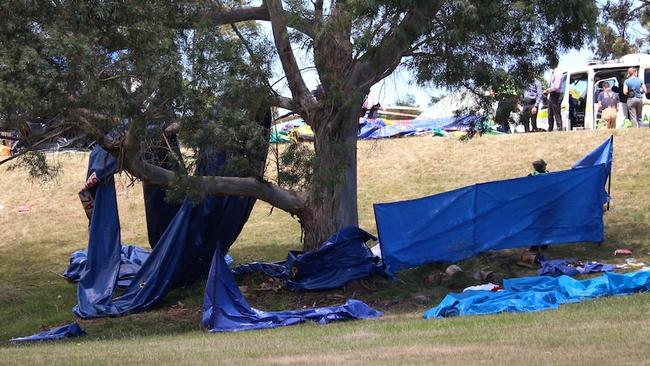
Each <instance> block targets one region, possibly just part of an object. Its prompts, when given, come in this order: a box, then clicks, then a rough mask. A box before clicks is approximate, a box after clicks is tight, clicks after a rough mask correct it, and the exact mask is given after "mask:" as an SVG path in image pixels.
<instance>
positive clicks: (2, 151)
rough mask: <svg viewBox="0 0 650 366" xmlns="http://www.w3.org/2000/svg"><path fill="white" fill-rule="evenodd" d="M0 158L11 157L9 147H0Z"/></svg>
mask: <svg viewBox="0 0 650 366" xmlns="http://www.w3.org/2000/svg"><path fill="white" fill-rule="evenodd" d="M0 156H11V148H10V147H9V146H5V145H0Z"/></svg>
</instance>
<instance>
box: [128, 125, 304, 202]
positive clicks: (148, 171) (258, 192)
mask: <svg viewBox="0 0 650 366" xmlns="http://www.w3.org/2000/svg"><path fill="white" fill-rule="evenodd" d="M135 131H136V130H135V129H133V128H130V129H129V131H128V132H127V136H126V140H125V142H124V144H123V150H122V152H123V155H122V156H123V157H124V167H125V168H126V169H127V171H128V172H129V173H131V174H133V175H134V176H135V177H137V178H139V179H141V180H144V181H146V182H148V183H151V184H154V185H159V186H163V187H171V186H174V185H175V184H176V183H179V182H180V183H181V184H182V186H184V187H187V188H186V189H187V190H188V191H190V190H197V191H200V192H204V193H206V194H208V195H231V196H246V197H254V198H258V199H260V200H262V201H264V202H267V203H269V204H271V205H273V206H275V207H277V208H279V209H282V210H284V211H286V212H288V213H291V214H294V215H298V214H300V212H301V211H302V210H303V209H304V208H305V204H306V197H305V195H304V194H303V193H301V192H294V191H290V190H287V189H284V188H281V187H279V186H276V185H274V184H272V183H269V182H265V181H261V180H258V179H256V178H253V177H219V176H184V177H178V176H177V175H176V174H174V173H173V172H172V171H170V170H167V169H165V168H161V167H159V166H156V165H153V164H151V163H148V162H146V161H145V160H144V159H143V157H142V151H141V142H140V139H139V138H138V136H137V132H135ZM179 180H180V181H179Z"/></svg>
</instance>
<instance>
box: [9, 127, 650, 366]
mask: <svg viewBox="0 0 650 366" xmlns="http://www.w3.org/2000/svg"><path fill="white" fill-rule="evenodd" d="M609 133H610V132H609V131H593V132H592V131H579V132H566V133H540V134H527V135H521V134H520V135H508V136H489V137H482V138H477V139H474V140H472V141H469V142H459V141H457V140H455V139H447V138H433V137H414V138H404V139H394V140H380V141H373V142H369V141H363V142H360V143H359V154H358V155H359V210H360V212H359V214H360V226H361V227H362V228H363V229H365V230H367V231H370V232H372V233H376V227H375V223H374V216H373V211H372V204H373V203H376V202H388V201H395V200H402V199H408V198H415V197H420V196H423V195H430V194H434V193H438V192H442V191H446V190H450V189H454V188H459V187H462V186H465V185H468V184H472V183H476V182H484V181H489V180H496V179H502V178H511V177H518V176H523V175H526V174H528V173H529V172H530V162H531V161H532V160H535V159H539V158H543V159H545V160H546V161H547V162H548V164H549V166H548V168H549V169H550V170H562V169H566V168H568V167H570V165H571V163H573V162H574V161H576V160H577V159H578V158H580V157H581V156H583V155H584V154H585V153H587V152H588V151H590V150H591V149H593V148H594V147H595V146H597V145H598V144H599V143H600V142H602V141H603V140H604V139H605V138H607V136H609ZM613 133H614V135H615V140H614V154H615V157H614V169H613V181H612V205H611V210H610V211H609V212H607V213H606V215H605V224H606V229H605V233H606V240H605V242H604V243H603V245H602V246H601V247H597V246H594V245H593V244H577V245H569V246H559V247H553V248H551V249H550V250H549V251H548V254H549V256H551V257H553V258H560V257H566V256H577V257H578V258H580V259H582V260H593V259H598V260H601V261H606V262H609V263H622V261H623V260H622V259H620V258H618V257H613V256H612V255H611V252H612V251H613V250H614V249H616V248H620V247H628V248H631V249H632V250H633V251H634V257H635V258H637V259H640V260H644V261H646V262H650V152H649V150H648V147H649V146H650V130H648V129H644V130H617V131H614V132H613ZM87 158H88V156H87V154H53V155H52V156H51V159H52V160H54V161H57V162H60V163H61V165H62V167H63V168H64V172H63V174H62V175H61V176H60V177H59V178H58V179H57V180H56V181H54V182H48V183H42V182H30V181H29V180H28V179H27V177H26V175H25V173H24V172H22V171H17V170H14V171H7V169H6V167H4V166H3V167H2V168H0V205H1V206H2V208H0V227H2V233H3V235H2V239H1V240H0V364H33V363H48V364H66V365H69V364H90V363H92V364H97V365H102V364H124V363H127V362H134V363H137V364H157V365H160V364H215V363H216V364H223V363H227V362H228V363H237V364H239V363H252V364H305V363H309V364H341V363H345V364H367V363H370V362H372V363H375V364H391V365H392V364H396V363H404V364H431V363H433V362H434V361H435V363H440V364H459V363H471V364H476V363H481V364H503V363H507V362H510V363H514V364H521V363H524V362H526V363H528V362H530V363H535V364H537V363H548V364H576V363H583V362H590V361H592V362H595V361H597V362H599V363H600V364H641V363H643V362H647V360H648V359H650V344H649V341H648V339H650V327H649V326H650V318H648V316H647V314H648V313H649V312H650V296H648V295H647V294H640V295H635V296H630V297H624V298H616V299H600V300H596V301H593V302H589V303H583V304H577V305H568V306H564V307H562V308H561V309H560V310H558V311H548V312H544V313H539V314H508V315H498V316H486V317H472V318H462V319H446V320H442V321H433V320H430V321H424V320H422V319H421V314H422V311H423V310H425V309H427V308H430V307H432V306H434V305H436V304H437V302H438V301H439V299H440V298H441V297H442V296H444V294H445V293H446V292H447V291H449V289H448V288H445V287H442V286H437V285H436V284H435V281H433V280H431V277H432V274H435V273H437V272H438V271H440V270H441V269H443V268H442V267H440V266H436V265H431V266H426V267H424V268H420V269H416V270H410V271H404V272H402V273H401V274H400V278H399V280H398V281H396V282H389V281H387V280H384V279H381V278H375V279H371V280H370V281H364V282H362V283H357V284H353V285H351V286H347V287H346V288H344V289H341V290H336V291H329V292H326V293H320V294H294V293H289V292H287V291H284V290H281V291H277V292H274V291H261V290H259V289H258V286H259V284H260V283H261V282H262V281H264V279H262V278H250V279H246V280H244V281H243V283H240V285H242V287H243V288H244V292H245V293H246V295H247V296H248V297H249V299H250V300H251V303H252V304H253V305H254V306H256V307H259V308H261V309H265V310H274V309H290V308H301V307H303V306H305V307H311V306H314V305H315V306H319V305H324V304H333V303H340V302H342V301H343V299H344V298H348V297H352V296H354V297H357V298H361V299H362V300H365V301H367V302H369V303H370V304H371V305H373V306H374V307H376V308H378V309H380V310H384V311H385V312H386V314H385V315H384V316H383V317H382V318H380V319H377V320H373V321H357V322H350V323H346V324H333V325H328V326H316V325H310V324H306V325H300V326H294V327H288V328H284V329H274V330H268V331H253V332H244V333H237V334H209V333H207V332H205V331H204V330H202V329H201V326H200V315H201V314H200V304H201V302H202V295H203V288H202V284H197V285H195V286H192V287H188V288H181V289H178V290H175V291H174V292H172V293H171V294H170V295H169V296H168V297H167V298H166V299H165V301H164V302H163V303H162V304H161V305H160V306H159V307H158V308H157V309H156V310H154V311H150V312H147V313H143V314H136V315H131V316H127V317H123V318H113V319H100V320H93V321H81V322H80V323H81V325H82V327H83V328H84V329H86V330H87V331H88V336H87V337H85V338H83V339H79V340H74V341H70V342H63V343H52V344H41V345H33V346H26V347H25V346H20V347H18V346H11V345H9V344H7V343H6V341H7V340H8V339H9V338H11V337H14V336H18V335H27V334H31V333H34V332H35V331H37V330H38V329H40V328H42V327H50V326H55V325H59V324H62V323H65V322H68V321H70V320H73V316H72V313H71V308H72V306H73V305H74V304H75V302H76V288H75V286H74V285H73V284H70V283H67V282H66V281H65V279H63V278H62V277H61V276H60V273H62V271H63V270H64V269H65V267H66V265H67V261H68V256H69V254H70V253H71V252H72V251H74V250H76V249H80V248H83V247H85V245H86V241H87V229H86V228H87V219H86V217H85V215H84V213H83V210H82V209H81V204H80V203H79V200H78V197H77V192H78V190H79V188H80V186H81V184H82V182H83V180H84V177H85V172H86V163H87ZM117 191H118V203H119V209H120V217H121V224H122V240H123V241H124V242H126V243H135V244H139V245H146V242H147V240H146V224H145V218H144V208H143V205H142V191H141V187H140V186H139V184H137V183H136V184H135V185H133V186H131V185H130V182H129V181H128V180H127V179H126V177H121V178H120V179H119V183H118V187H117ZM25 204H28V205H31V211H30V212H27V213H18V212H17V206H19V205H25ZM270 212H271V211H270V206H268V205H266V204H264V203H261V202H259V203H258V204H257V205H256V206H255V209H254V211H253V214H252V216H251V219H250V220H249V221H248V223H247V224H246V226H245V228H244V231H243V232H242V235H241V236H240V237H239V239H238V240H237V242H236V243H235V244H234V246H233V248H232V250H231V255H232V256H233V257H234V258H235V260H236V261H237V262H247V261H251V260H265V261H270V260H279V259H283V258H284V257H285V256H286V252H287V250H289V249H299V248H300V243H299V235H300V233H299V226H298V224H297V222H296V221H294V220H293V219H292V218H291V217H290V216H289V215H287V214H285V213H283V212H281V211H279V210H273V211H272V213H270ZM269 213H270V214H269ZM463 266H464V267H465V268H472V267H477V266H480V267H485V266H488V267H491V266H495V264H494V263H490V262H489V261H488V260H486V259H485V258H482V257H479V258H475V259H472V260H470V261H467V262H466V263H463ZM499 270H504V271H505V272H504V274H505V275H530V274H533V273H534V271H533V270H529V269H525V268H509V269H507V271H506V270H505V269H503V268H499ZM508 271H510V272H508Z"/></svg>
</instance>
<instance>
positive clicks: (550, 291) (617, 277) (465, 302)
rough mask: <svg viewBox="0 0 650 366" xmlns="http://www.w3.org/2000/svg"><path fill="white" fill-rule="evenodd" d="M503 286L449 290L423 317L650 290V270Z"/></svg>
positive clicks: (534, 307) (542, 306)
mask: <svg viewBox="0 0 650 366" xmlns="http://www.w3.org/2000/svg"><path fill="white" fill-rule="evenodd" d="M503 287H504V290H503V291H497V292H491V291H467V292H462V293H453V294H448V295H447V296H446V297H445V298H444V299H443V300H442V301H441V302H440V304H439V305H438V306H436V307H434V308H432V309H429V310H427V311H426V312H425V313H424V318H425V319H431V318H445V317H453V316H467V315H485V314H497V313H502V312H530V311H540V310H548V309H556V308H558V307H559V306H560V305H562V304H568V303H575V302H580V301H584V300H590V299H594V298H597V297H603V296H620V295H629V294H633V293H636V292H641V291H648V290H650V271H639V272H632V273H625V274H618V273H613V272H609V273H606V274H604V275H602V276H599V277H594V278H591V279H587V280H576V279H574V278H571V277H569V276H560V277H547V276H545V277H523V278H515V279H507V280H505V281H504V282H503Z"/></svg>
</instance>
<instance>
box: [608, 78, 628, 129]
mask: <svg viewBox="0 0 650 366" xmlns="http://www.w3.org/2000/svg"><path fill="white" fill-rule="evenodd" d="M619 84H621V85H622V84H623V83H622V81H619ZM612 91H613V92H614V93H616V94H617V95H618V103H619V104H618V108H619V109H620V110H621V112H623V121H625V120H626V119H629V118H630V114H629V113H628V111H627V95H625V93H623V88H622V87H618V86H616V85H614V86H612Z"/></svg>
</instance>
